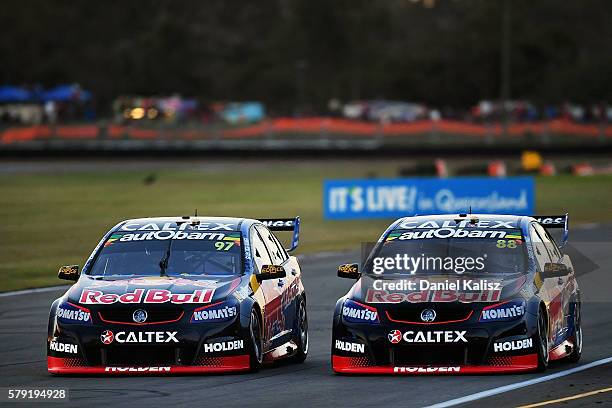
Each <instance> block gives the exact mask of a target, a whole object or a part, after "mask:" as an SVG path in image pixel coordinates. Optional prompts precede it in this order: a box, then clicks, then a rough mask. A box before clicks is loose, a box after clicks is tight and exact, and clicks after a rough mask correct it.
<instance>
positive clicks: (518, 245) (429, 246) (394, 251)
mask: <svg viewBox="0 0 612 408" xmlns="http://www.w3.org/2000/svg"><path fill="white" fill-rule="evenodd" d="M526 267H527V252H526V249H525V240H524V238H523V235H522V233H521V230H520V229H510V228H498V229H482V228H469V229H468V228H466V229H451V228H445V229H410V230H394V231H391V232H390V233H389V234H388V235H387V236H386V237H385V238H384V241H383V242H382V243H381V244H379V245H378V247H377V248H376V252H375V253H374V254H373V255H371V256H370V257H369V258H368V262H367V263H366V268H365V270H366V272H368V273H373V274H374V275H393V274H402V275H414V276H419V275H421V276H422V275H434V274H435V275H439V274H466V275H470V276H480V275H493V274H495V275H510V274H518V273H525V272H526Z"/></svg>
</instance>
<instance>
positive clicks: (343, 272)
mask: <svg viewBox="0 0 612 408" xmlns="http://www.w3.org/2000/svg"><path fill="white" fill-rule="evenodd" d="M338 276H339V277H341V278H348V279H359V277H360V276H361V274H360V273H359V267H358V265H357V264H343V265H340V266H339V267H338Z"/></svg>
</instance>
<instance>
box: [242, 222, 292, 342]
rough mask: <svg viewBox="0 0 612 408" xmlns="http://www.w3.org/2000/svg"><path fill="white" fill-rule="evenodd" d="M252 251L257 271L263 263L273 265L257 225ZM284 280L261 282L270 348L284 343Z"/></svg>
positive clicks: (265, 323) (252, 228)
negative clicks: (282, 340)
mask: <svg viewBox="0 0 612 408" xmlns="http://www.w3.org/2000/svg"><path fill="white" fill-rule="evenodd" d="M249 235H250V237H251V251H252V256H253V260H254V261H255V268H256V269H257V273H260V272H261V267H262V266H263V265H272V264H274V262H273V261H272V255H271V254H270V251H269V249H268V247H267V246H266V245H265V242H264V238H263V237H262V236H261V234H260V233H259V229H258V228H256V227H255V226H253V227H251V232H250V234H249ZM283 286H284V282H283V281H282V280H281V279H269V280H264V281H262V282H261V284H260V287H261V290H262V292H263V295H264V299H265V300H266V303H265V305H262V306H263V316H264V322H263V326H264V342H265V349H266V350H270V349H273V348H275V347H278V346H279V345H280V344H282V343H281V342H280V341H279V338H280V337H282V335H283V332H284V331H285V318H284V315H283V309H282V296H283Z"/></svg>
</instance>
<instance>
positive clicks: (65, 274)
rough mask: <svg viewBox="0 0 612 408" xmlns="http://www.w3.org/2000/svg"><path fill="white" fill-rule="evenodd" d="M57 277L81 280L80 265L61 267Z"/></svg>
mask: <svg viewBox="0 0 612 408" xmlns="http://www.w3.org/2000/svg"><path fill="white" fill-rule="evenodd" d="M57 277H58V278H60V279H64V280H69V281H75V282H76V281H78V280H79V265H67V266H62V267H61V268H59V272H58V273H57Z"/></svg>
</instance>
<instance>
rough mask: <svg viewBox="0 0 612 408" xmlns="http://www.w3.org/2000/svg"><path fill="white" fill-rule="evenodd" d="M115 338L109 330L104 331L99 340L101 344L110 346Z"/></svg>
mask: <svg viewBox="0 0 612 408" xmlns="http://www.w3.org/2000/svg"><path fill="white" fill-rule="evenodd" d="M114 338H115V335H114V334H113V332H112V331H110V330H105V331H104V332H103V333H102V334H101V335H100V340H102V343H103V344H111V343H112V342H113V339H114Z"/></svg>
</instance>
